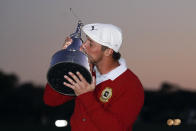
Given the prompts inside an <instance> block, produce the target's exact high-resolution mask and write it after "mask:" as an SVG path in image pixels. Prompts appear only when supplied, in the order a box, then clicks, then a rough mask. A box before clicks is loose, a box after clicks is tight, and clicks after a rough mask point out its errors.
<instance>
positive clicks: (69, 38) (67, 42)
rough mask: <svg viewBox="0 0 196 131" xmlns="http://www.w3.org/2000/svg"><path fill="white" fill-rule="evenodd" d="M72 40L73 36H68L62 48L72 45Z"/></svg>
mask: <svg viewBox="0 0 196 131" xmlns="http://www.w3.org/2000/svg"><path fill="white" fill-rule="evenodd" d="M72 41H73V40H72V39H71V37H66V39H65V42H64V43H63V47H62V49H66V48H67V47H68V46H69V45H71V43H72Z"/></svg>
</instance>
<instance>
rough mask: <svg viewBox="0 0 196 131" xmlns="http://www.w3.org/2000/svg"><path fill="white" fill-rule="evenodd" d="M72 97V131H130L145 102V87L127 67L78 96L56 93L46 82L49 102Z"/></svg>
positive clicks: (51, 104) (53, 103)
mask: <svg viewBox="0 0 196 131" xmlns="http://www.w3.org/2000/svg"><path fill="white" fill-rule="evenodd" d="M73 98H75V109H74V113H73V115H72V117H71V128H72V131H78V130H79V131H132V125H133V123H134V121H135V120H136V119H137V116H138V114H139V112H140V111H141V108H142V106H143V103H144V91H143V87H142V85H141V83H140V81H139V79H138V78H137V77H136V76H135V75H134V74H133V73H132V72H131V71H130V70H129V69H127V70H126V71H125V72H124V73H123V74H121V75H120V76H119V77H117V78H116V79H115V80H113V81H112V80H106V81H104V82H102V83H100V84H98V85H97V86H96V89H95V91H93V92H88V93H85V94H82V95H80V96H77V97H71V96H65V95H62V94H59V93H58V92H56V91H54V90H53V89H52V88H51V87H50V86H49V85H48V84H47V85H46V89H45V93H44V101H45V103H46V104H48V105H50V106H57V105H60V104H63V103H65V102H67V101H69V100H71V99H73Z"/></svg>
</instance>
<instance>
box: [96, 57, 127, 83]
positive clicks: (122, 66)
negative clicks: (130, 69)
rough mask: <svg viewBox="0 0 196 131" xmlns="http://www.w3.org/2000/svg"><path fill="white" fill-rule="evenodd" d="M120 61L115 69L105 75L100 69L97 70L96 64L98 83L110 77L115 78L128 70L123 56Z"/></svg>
mask: <svg viewBox="0 0 196 131" xmlns="http://www.w3.org/2000/svg"><path fill="white" fill-rule="evenodd" d="M119 63H120V66H118V67H116V68H115V69H113V70H111V71H110V72H108V73H107V74H103V75H101V74H100V73H99V71H98V70H97V68H96V66H95V67H94V70H95V72H96V85H98V84H100V83H101V82H103V81H106V80H109V79H110V80H115V79H116V78H117V77H118V76H120V75H121V74H122V73H124V72H125V71H126V70H127V66H126V62H125V60H124V59H123V58H120V60H119Z"/></svg>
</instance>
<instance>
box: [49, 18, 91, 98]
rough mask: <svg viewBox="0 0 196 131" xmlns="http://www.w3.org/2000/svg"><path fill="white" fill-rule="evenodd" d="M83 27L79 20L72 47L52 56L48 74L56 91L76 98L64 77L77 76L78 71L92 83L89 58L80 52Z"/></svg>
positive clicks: (50, 82)
mask: <svg viewBox="0 0 196 131" xmlns="http://www.w3.org/2000/svg"><path fill="white" fill-rule="evenodd" d="M82 25H83V24H82V22H81V21H80V20H79V21H78V25H77V29H76V32H75V33H73V34H71V35H70V37H71V38H72V40H73V41H72V43H71V45H69V46H68V47H67V48H66V49H62V50H60V51H57V52H56V53H55V54H54V55H53V56H52V59H51V63H50V68H49V70H48V73H47V80H48V84H49V85H50V86H51V87H52V88H53V89H54V90H56V91H57V92H59V93H61V94H64V95H69V96H75V93H74V91H73V90H72V89H71V88H69V87H67V86H65V85H64V84H63V82H67V83H69V82H68V81H67V80H66V79H65V78H64V75H67V76H70V75H69V74H68V72H72V73H74V74H76V72H77V71H78V72H80V73H81V74H82V75H83V77H84V78H85V79H86V81H87V82H88V83H91V81H92V77H91V73H90V66H89V63H88V58H87V56H86V55H85V54H84V53H83V52H81V51H80V46H81V45H82V39H81V27H82ZM70 78H71V76H70Z"/></svg>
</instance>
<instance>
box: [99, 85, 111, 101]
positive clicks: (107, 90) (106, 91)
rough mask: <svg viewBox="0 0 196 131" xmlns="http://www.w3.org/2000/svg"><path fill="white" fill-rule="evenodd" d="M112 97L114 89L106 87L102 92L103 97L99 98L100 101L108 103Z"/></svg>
mask: <svg viewBox="0 0 196 131" xmlns="http://www.w3.org/2000/svg"><path fill="white" fill-rule="evenodd" d="M111 97H112V88H110V87H106V88H105V89H104V90H103V91H102V92H101V96H100V97H99V99H100V101H101V102H103V103H106V102H108V101H109V99H110V98H111Z"/></svg>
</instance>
